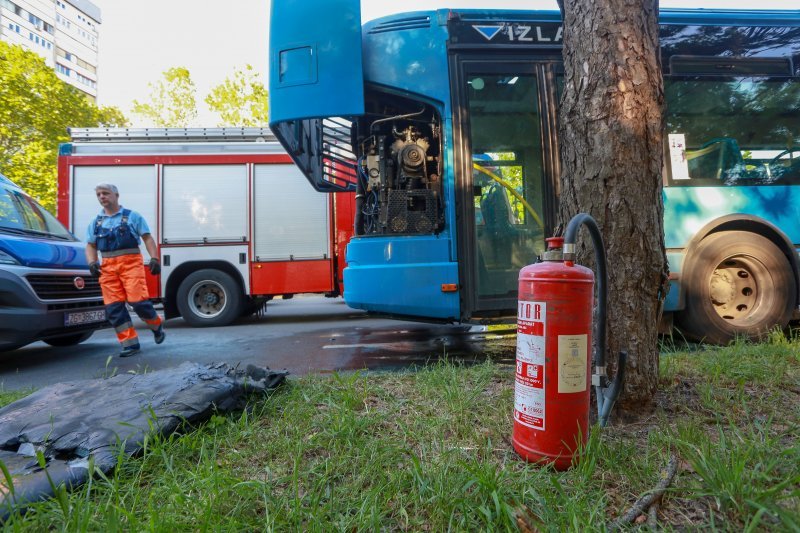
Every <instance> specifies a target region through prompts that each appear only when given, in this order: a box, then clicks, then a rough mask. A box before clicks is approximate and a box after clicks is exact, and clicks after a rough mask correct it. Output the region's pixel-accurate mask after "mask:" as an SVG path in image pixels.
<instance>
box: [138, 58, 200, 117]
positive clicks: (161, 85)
mask: <svg viewBox="0 0 800 533" xmlns="http://www.w3.org/2000/svg"><path fill="white" fill-rule="evenodd" d="M148 87H150V99H149V102H140V101H138V100H134V101H133V109H132V111H133V113H134V114H135V115H139V116H141V117H142V118H144V119H145V120H147V121H148V122H149V124H148V125H150V126H155V127H159V128H186V127H188V126H190V125H191V123H192V122H193V121H194V120H196V119H197V88H196V87H195V84H194V81H192V76H191V74H190V73H189V69H187V68H186V67H172V68H170V69H167V70H165V71H164V72H163V74H162V79H161V80H160V81H158V82H156V83H150V84H148Z"/></svg>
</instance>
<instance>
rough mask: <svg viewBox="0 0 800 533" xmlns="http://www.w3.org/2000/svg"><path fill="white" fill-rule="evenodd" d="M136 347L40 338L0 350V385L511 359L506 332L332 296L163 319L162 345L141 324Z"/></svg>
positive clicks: (109, 335)
mask: <svg viewBox="0 0 800 533" xmlns="http://www.w3.org/2000/svg"><path fill="white" fill-rule="evenodd" d="M135 325H136V327H137V330H138V331H139V337H140V342H141V344H142V352H141V353H140V354H138V355H135V356H133V357H128V358H120V357H117V353H118V352H119V347H118V344H117V341H116V338H115V336H114V334H113V331H112V330H111V329H106V330H102V331H99V332H96V333H95V334H94V335H93V336H92V337H91V338H90V339H89V340H87V341H85V342H83V343H81V344H79V345H77V346H71V347H67V348H56V347H52V346H48V345H47V344H44V343H42V342H37V343H34V344H30V345H28V346H25V347H23V348H20V349H18V350H15V351H13V352H8V353H0V388H4V389H6V390H14V389H27V388H39V387H43V386H45V385H49V384H52V383H57V382H61V381H71V380H75V379H85V378H94V377H102V376H104V375H110V374H112V373H114V372H117V373H124V372H143V371H148V370H158V369H163V368H172V367H176V366H178V365H180V364H181V363H183V362H185V361H195V362H200V363H208V362H216V361H224V362H227V363H231V364H236V363H241V364H243V365H247V364H255V365H259V366H266V367H269V368H272V369H286V370H289V371H290V372H291V373H292V374H293V375H302V374H306V373H309V372H319V373H325V372H334V371H346V370H356V369H370V370H395V369H399V368H406V367H409V366H412V365H422V364H426V363H429V362H431V361H436V360H438V359H440V358H442V357H444V356H446V357H449V358H452V359H460V360H464V361H469V362H472V361H482V360H485V359H487V358H491V359H494V360H498V361H503V362H507V363H513V360H514V353H515V349H514V338H513V337H509V336H508V335H502V334H497V333H490V332H486V331H483V328H469V327H466V326H441V325H431V324H424V323H417V322H403V321H398V320H390V319H378V318H371V317H368V316H367V315H366V314H365V313H363V312H360V311H356V310H353V309H350V308H349V307H347V306H346V305H345V304H344V301H343V300H342V299H341V298H337V299H329V298H323V297H321V296H319V297H318V296H307V297H297V298H294V299H292V300H275V301H272V302H270V303H269V304H268V306H267V311H266V313H264V314H263V315H262V316H258V317H256V316H254V317H248V318H245V319H242V320H240V321H238V322H236V323H235V324H233V325H231V326H227V327H221V328H192V327H190V326H189V325H188V324H186V323H185V322H184V321H183V320H182V319H173V320H170V321H168V322H167V323H166V332H167V339H166V341H165V342H164V344H161V345H156V344H155V343H153V340H152V334H151V333H150V331H148V330H147V329H145V328H144V327H142V326H143V324H142V323H141V322H138V321H137V322H136V323H135Z"/></svg>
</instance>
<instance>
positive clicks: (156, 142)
mask: <svg viewBox="0 0 800 533" xmlns="http://www.w3.org/2000/svg"><path fill="white" fill-rule="evenodd" d="M70 134H71V141H72V142H70V143H66V144H63V145H61V147H60V152H59V160H58V218H59V220H60V221H61V222H62V223H64V224H65V225H66V226H67V227H68V228H70V230H72V232H73V233H74V234H75V235H76V236H77V237H78V238H79V239H81V240H85V239H86V233H87V228H88V227H89V224H90V223H91V222H92V221H93V220H94V218H95V217H96V216H97V214H98V213H99V212H100V206H99V204H98V203H97V200H96V198H95V192H94V187H95V185H96V184H97V183H101V182H106V183H113V184H115V185H116V186H117V187H118V188H119V192H120V202H121V204H122V205H123V206H124V207H126V208H129V209H133V210H135V211H138V212H139V213H141V214H142V215H143V216H144V218H145V220H147V222H148V224H149V225H150V229H151V232H152V234H153V236H154V238H155V239H156V242H157V243H158V247H159V254H160V256H161V264H162V271H161V275H160V276H150V274H149V273H148V274H147V276H148V286H149V288H150V294H151V296H152V298H154V299H155V300H159V301H162V302H163V304H164V312H165V315H166V317H167V318H172V317H176V316H183V318H184V319H185V320H186V321H187V322H188V323H189V324H191V325H193V326H221V325H225V324H229V323H230V322H232V321H233V320H235V319H236V318H237V317H239V316H243V315H246V314H250V313H253V312H255V311H257V310H258V309H260V308H261V307H262V306H263V305H264V304H265V303H266V302H267V301H268V300H270V299H272V298H273V297H275V296H278V295H280V296H282V297H283V298H290V297H291V296H293V295H294V294H298V293H323V294H325V295H328V296H338V295H340V294H341V292H342V271H343V269H344V266H345V265H344V249H345V245H346V244H347V242H348V240H349V239H350V237H351V235H352V229H353V219H354V213H353V210H354V204H355V200H354V195H353V193H336V194H332V195H327V194H319V193H318V192H316V191H315V190H314V189H313V188H312V187H311V186H310V185H309V183H308V181H307V180H306V179H304V177H303V175H302V173H301V172H300V171H299V170H298V169H297V167H295V166H294V164H293V163H292V160H291V159H290V158H289V156H288V155H287V154H286V152H285V151H284V149H283V148H282V147H281V145H280V144H279V143H278V142H277V141H276V140H275V137H274V136H273V135H272V133H271V132H270V131H269V129H267V128H185V129H184V128H140V129H131V128H113V129H105V128H87V129H72V130H70ZM145 257H146V254H145Z"/></svg>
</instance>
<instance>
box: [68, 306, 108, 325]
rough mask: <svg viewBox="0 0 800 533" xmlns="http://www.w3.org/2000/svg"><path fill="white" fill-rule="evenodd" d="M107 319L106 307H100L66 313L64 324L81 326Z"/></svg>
mask: <svg viewBox="0 0 800 533" xmlns="http://www.w3.org/2000/svg"><path fill="white" fill-rule="evenodd" d="M105 319H106V311H105V309H100V310H97V311H76V312H74V313H66V314H65V315H64V325H65V326H80V325H81V324H91V323H93V322H102V321H103V320H105Z"/></svg>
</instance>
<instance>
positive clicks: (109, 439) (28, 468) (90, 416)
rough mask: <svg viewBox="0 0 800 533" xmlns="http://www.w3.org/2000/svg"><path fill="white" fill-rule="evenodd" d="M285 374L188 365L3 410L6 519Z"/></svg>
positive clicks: (42, 393)
mask: <svg viewBox="0 0 800 533" xmlns="http://www.w3.org/2000/svg"><path fill="white" fill-rule="evenodd" d="M286 374H287V373H286V372H273V371H271V370H269V369H266V368H260V367H254V366H248V367H247V369H246V370H237V369H235V368H233V367H231V366H229V365H227V364H225V363H213V364H208V365H201V364H196V363H184V364H182V365H181V366H179V367H178V368H172V369H167V370H159V371H157V372H151V373H147V374H123V375H118V376H114V377H110V378H104V379H92V380H81V381H74V382H70V383H59V384H57V385H52V386H49V387H46V388H44V389H41V390H39V391H37V392H35V393H33V394H31V395H30V396H28V397H26V398H23V399H21V400H18V401H16V402H14V403H12V404H9V405H7V406H5V407H4V408H2V409H0V461H2V463H3V464H4V465H5V467H6V468H5V470H6V471H7V472H6V473H4V472H2V471H0V522H2V521H4V520H5V519H6V518H7V517H8V516H9V514H10V513H12V512H13V511H14V509H17V508H19V509H22V508H24V506H25V504H26V503H28V502H33V501H38V500H43V499H46V498H49V497H51V496H53V487H58V486H61V485H64V486H66V487H67V488H68V489H74V488H75V487H77V486H79V485H81V484H83V483H84V482H86V481H87V480H88V478H89V475H90V473H89V468H90V465H93V466H94V467H95V468H98V469H100V470H102V471H103V472H106V473H107V472H109V471H111V470H112V469H113V468H114V466H116V463H117V459H118V458H119V457H120V456H121V455H123V454H124V455H133V454H135V453H137V452H139V451H140V450H141V449H142V446H143V443H144V442H145V437H147V436H154V435H162V436H163V435H169V434H171V433H173V432H175V431H176V430H177V429H178V428H179V427H181V426H182V425H183V424H184V423H193V422H199V421H202V420H205V419H207V418H209V417H210V416H211V414H212V413H214V412H224V411H231V410H236V409H240V408H242V407H244V405H245V399H246V397H247V396H248V395H250V394H252V393H258V392H265V391H268V390H270V389H273V388H275V387H277V386H278V385H280V384H281V383H282V382H283V381H284V379H285V378H286ZM41 458H43V459H44V461H45V468H41V466H40V460H41ZM6 474H10V478H11V479H10V480H9V479H8V476H7V475H6ZM10 485H13V486H10Z"/></svg>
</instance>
